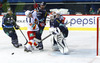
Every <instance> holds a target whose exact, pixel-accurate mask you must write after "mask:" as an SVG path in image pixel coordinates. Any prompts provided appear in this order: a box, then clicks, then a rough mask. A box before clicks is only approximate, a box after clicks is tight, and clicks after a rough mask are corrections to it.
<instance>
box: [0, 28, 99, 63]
mask: <svg viewBox="0 0 100 63" xmlns="http://www.w3.org/2000/svg"><path fill="white" fill-rule="evenodd" d="M23 32H24V34H25V35H26V31H23ZM17 34H18V38H19V42H20V43H22V44H24V43H25V42H26V41H25V39H24V37H23V36H22V34H21V33H20V31H19V30H18V31H17ZM48 34H49V32H48V31H44V32H43V35H42V37H45V36H47V35H48ZM66 42H67V44H68V47H69V49H70V53H69V54H68V55H62V54H61V53H60V52H59V51H53V50H52V43H51V42H50V38H48V39H46V40H45V41H44V42H43V44H44V51H38V50H35V51H33V52H31V53H27V52H24V46H23V47H20V48H14V47H13V46H12V44H11V40H10V38H9V37H8V36H7V35H6V34H5V33H4V32H3V31H2V30H0V63H100V57H99V56H98V57H96V32H95V31H69V36H68V37H67V38H66ZM12 53H14V55H12Z"/></svg>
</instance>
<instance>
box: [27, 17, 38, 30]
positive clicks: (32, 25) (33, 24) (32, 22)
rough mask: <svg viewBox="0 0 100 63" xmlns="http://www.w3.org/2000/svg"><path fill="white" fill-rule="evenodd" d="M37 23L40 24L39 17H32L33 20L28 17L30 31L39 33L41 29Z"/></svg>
mask: <svg viewBox="0 0 100 63" xmlns="http://www.w3.org/2000/svg"><path fill="white" fill-rule="evenodd" d="M37 22H38V19H37V17H31V18H29V17H26V23H27V28H28V31H38V30H39V27H38V25H37V24H36V23H37Z"/></svg>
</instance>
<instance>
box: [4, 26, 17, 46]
mask: <svg viewBox="0 0 100 63" xmlns="http://www.w3.org/2000/svg"><path fill="white" fill-rule="evenodd" d="M3 30H4V32H5V33H6V34H7V35H8V36H9V37H11V41H12V44H18V37H17V34H16V32H15V30H14V29H13V28H12V29H4V28H3Z"/></svg>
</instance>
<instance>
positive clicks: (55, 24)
mask: <svg viewBox="0 0 100 63" xmlns="http://www.w3.org/2000/svg"><path fill="white" fill-rule="evenodd" d="M61 23H62V21H61V20H60V19H59V18H56V19H55V20H54V27H59V25H60V24H61Z"/></svg>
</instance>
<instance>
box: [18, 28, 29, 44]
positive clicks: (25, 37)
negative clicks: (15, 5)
mask: <svg viewBox="0 0 100 63" xmlns="http://www.w3.org/2000/svg"><path fill="white" fill-rule="evenodd" d="M19 30H20V32H21V33H22V35H23V36H24V38H25V40H26V43H25V44H24V45H26V44H27V43H28V40H27V38H26V37H25V35H24V33H23V32H22V30H21V29H20V28H19Z"/></svg>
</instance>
